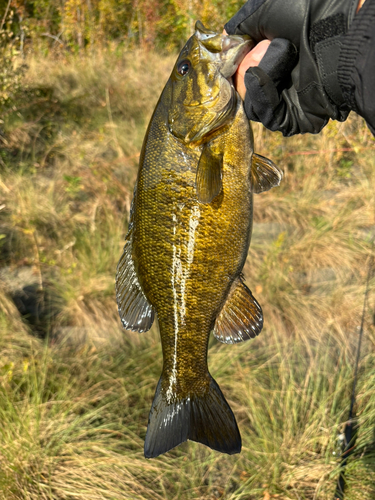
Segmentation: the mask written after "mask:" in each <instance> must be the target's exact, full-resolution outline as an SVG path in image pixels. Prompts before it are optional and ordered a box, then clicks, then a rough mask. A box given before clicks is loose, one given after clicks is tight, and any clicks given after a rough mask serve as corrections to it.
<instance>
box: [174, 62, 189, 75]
mask: <svg viewBox="0 0 375 500" xmlns="http://www.w3.org/2000/svg"><path fill="white" fill-rule="evenodd" d="M190 68H191V64H190V61H188V60H187V59H185V60H184V61H181V62H180V63H179V65H178V66H177V73H178V74H180V75H181V76H185V75H186V74H187V73H189V70H190Z"/></svg>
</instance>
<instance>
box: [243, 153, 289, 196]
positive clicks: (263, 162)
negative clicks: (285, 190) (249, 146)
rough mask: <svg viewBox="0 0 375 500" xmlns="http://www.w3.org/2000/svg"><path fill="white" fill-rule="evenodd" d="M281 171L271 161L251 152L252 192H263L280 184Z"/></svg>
mask: <svg viewBox="0 0 375 500" xmlns="http://www.w3.org/2000/svg"><path fill="white" fill-rule="evenodd" d="M282 178H283V173H282V171H281V170H280V169H279V167H277V166H276V165H275V164H274V163H273V161H271V160H269V159H268V158H265V157H264V156H261V155H257V154H256V153H253V157H252V164H251V179H252V184H253V191H254V193H263V192H264V191H268V190H270V189H271V188H273V187H276V186H278V185H279V184H280V182H281V179H282Z"/></svg>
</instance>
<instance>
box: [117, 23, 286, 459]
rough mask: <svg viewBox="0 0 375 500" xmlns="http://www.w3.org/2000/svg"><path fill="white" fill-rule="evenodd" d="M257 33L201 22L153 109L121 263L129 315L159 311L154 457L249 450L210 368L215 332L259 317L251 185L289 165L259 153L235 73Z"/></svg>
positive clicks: (127, 319)
mask: <svg viewBox="0 0 375 500" xmlns="http://www.w3.org/2000/svg"><path fill="white" fill-rule="evenodd" d="M252 46H253V42H252V41H251V39H250V38H249V37H246V36H240V35H233V36H229V35H224V34H220V33H217V32H215V31H211V30H209V29H207V28H206V27H204V26H203V24H202V23H201V22H200V21H197V23H196V25H195V32H194V34H193V35H192V36H191V38H190V39H189V40H188V41H187V43H186V45H185V46H184V48H183V49H182V51H181V53H180V54H179V56H178V58H177V61H176V63H175V65H174V67H173V70H172V73H171V75H170V78H169V80H168V81H167V83H166V85H165V87H164V90H163V91H162V94H161V96H160V98H159V101H158V103H157V105H156V108H155V110H154V113H153V115H152V118H151V120H150V123H149V126H148V129H147V132H146V135H145V139H144V143H143V146H142V150H141V154H140V162H139V170H138V176H137V180H136V185H135V188H134V196H133V201H132V204H131V209H130V216H129V227H128V233H127V235H126V238H125V245H124V249H123V253H122V256H121V258H120V261H119V263H118V267H117V273H116V298H117V304H118V310H119V314H120V318H121V321H122V324H123V326H124V328H125V329H127V330H133V331H136V332H146V331H148V330H149V329H150V328H151V326H152V324H153V322H154V321H155V320H156V318H157V322H158V326H159V331H160V338H161V344H162V353H163V368H162V373H161V376H160V379H159V382H158V384H157V387H156V392H155V396H154V400H153V403H152V406H151V410H150V414H149V419H148V427H147V433H146V438H145V444H144V455H145V457H146V458H154V457H157V456H159V455H161V454H163V453H166V452H167V451H169V450H171V449H173V448H175V447H176V446H178V445H179V444H181V443H183V442H185V441H187V440H192V441H196V442H199V443H202V444H204V445H206V446H208V447H210V448H211V449H213V450H216V451H219V452H222V453H227V454H234V453H239V452H240V451H241V436H240V432H239V429H238V425H237V422H236V419H235V416H234V414H233V412H232V410H231V408H230V406H229V404H228V403H227V401H226V399H225V397H224V395H223V393H222V392H221V390H220V388H219V386H218V384H217V383H216V381H215V380H214V379H213V378H212V376H211V375H210V373H209V370H208V364H207V352H208V341H209V337H210V334H211V332H213V335H214V336H215V337H216V339H217V340H219V341H220V342H223V343H226V344H236V343H238V342H243V341H246V340H248V339H252V338H255V337H256V336H257V335H258V334H259V333H260V331H261V329H262V326H263V314H262V309H261V307H260V305H259V304H258V302H257V300H256V299H255V298H254V296H253V294H252V292H251V291H250V289H249V288H248V287H247V286H246V284H245V281H244V276H243V274H242V270H243V267H244V264H245V260H246V257H247V253H248V249H249V245H250V238H251V231H252V220H253V193H260V192H263V191H266V190H268V189H270V188H271V187H274V186H278V185H279V184H280V181H281V178H282V171H281V170H280V169H279V168H278V167H276V166H275V165H274V164H273V162H272V161H270V160H268V159H266V158H264V157H262V156H260V155H257V154H255V153H254V152H253V144H254V140H253V135H252V131H251V126H250V122H249V120H248V119H247V118H246V115H245V112H244V108H243V103H242V101H241V98H240V97H239V95H238V93H237V92H236V90H235V88H234V85H233V81H232V76H233V75H234V73H235V71H236V69H237V67H238V65H239V64H240V62H241V60H242V59H243V58H244V56H245V55H246V54H247V53H248V51H249V50H250V49H251V48H252Z"/></svg>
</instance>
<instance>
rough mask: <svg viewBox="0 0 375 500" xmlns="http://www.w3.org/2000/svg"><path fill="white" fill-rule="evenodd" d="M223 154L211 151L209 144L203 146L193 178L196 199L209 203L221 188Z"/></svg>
mask: <svg viewBox="0 0 375 500" xmlns="http://www.w3.org/2000/svg"><path fill="white" fill-rule="evenodd" d="M222 165H223V154H222V153H216V152H214V151H212V149H211V147H210V145H209V144H206V145H205V146H204V147H203V151H202V154H201V157H200V159H199V162H198V167H197V176H196V179H195V184H196V189H197V197H198V201H200V202H201V203H210V202H211V201H212V200H213V199H214V198H216V196H217V195H218V194H219V193H220V191H221V190H222V187H223V184H222V179H221V175H222V174H221V171H222Z"/></svg>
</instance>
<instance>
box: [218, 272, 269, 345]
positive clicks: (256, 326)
mask: <svg viewBox="0 0 375 500" xmlns="http://www.w3.org/2000/svg"><path fill="white" fill-rule="evenodd" d="M262 327H263V314H262V308H261V307H260V305H259V304H258V302H257V301H256V300H255V298H254V297H253V294H252V293H251V291H250V290H249V289H248V288H247V286H246V285H245V283H244V282H243V281H242V278H238V279H237V280H236V281H235V282H234V283H233V285H232V287H231V289H230V291H229V294H228V298H227V300H226V302H225V304H224V306H223V308H222V310H221V311H220V314H219V316H218V317H217V318H216V322H215V328H214V336H215V337H216V338H217V340H220V342H224V343H225V344H236V343H237V342H243V341H245V340H249V339H253V338H255V337H256V336H257V335H259V333H260V332H261V330H262Z"/></svg>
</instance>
